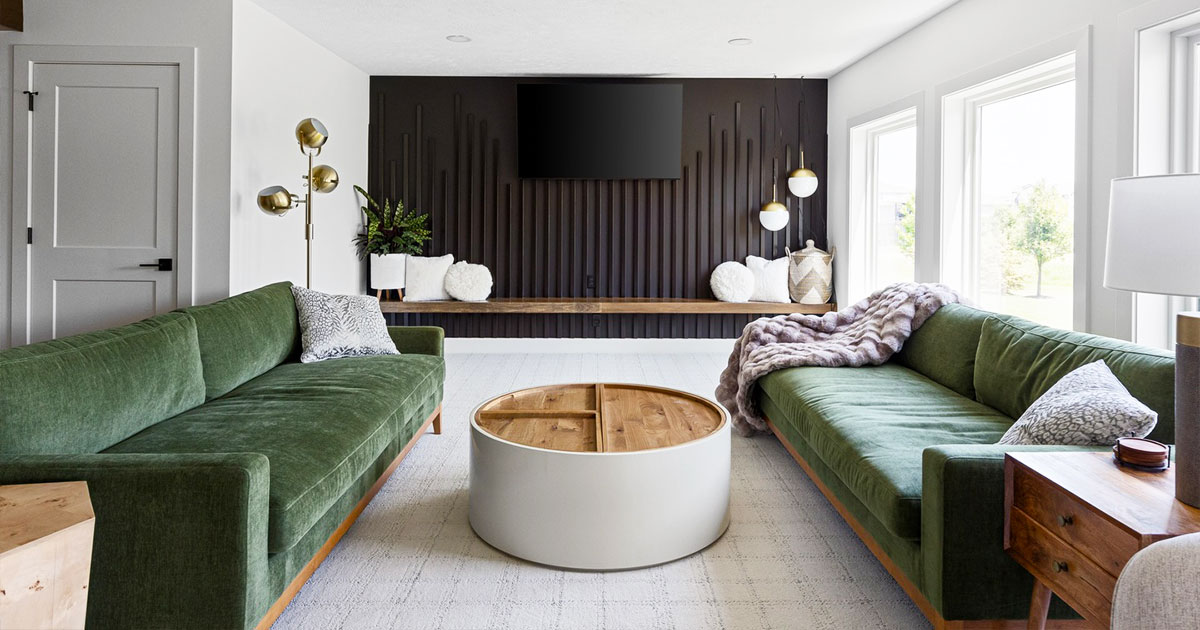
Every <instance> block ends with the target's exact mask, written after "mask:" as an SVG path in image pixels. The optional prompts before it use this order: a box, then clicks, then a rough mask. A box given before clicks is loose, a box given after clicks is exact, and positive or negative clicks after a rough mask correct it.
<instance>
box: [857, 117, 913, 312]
mask: <svg viewBox="0 0 1200 630" xmlns="http://www.w3.org/2000/svg"><path fill="white" fill-rule="evenodd" d="M850 143H851V161H852V169H851V178H850V179H851V182H850V185H851V189H852V190H851V195H850V205H851V233H852V235H853V238H854V239H855V240H854V241H853V242H855V243H857V244H861V245H860V246H858V247H855V248H854V249H853V252H852V253H853V254H854V256H855V258H854V260H853V261H852V271H851V293H852V294H853V295H855V296H861V295H866V294H868V293H870V292H872V291H874V290H876V289H879V288H882V287H884V286H886V285H889V284H892V283H895V282H912V281H913V279H914V278H915V275H916V274H915V268H916V267H915V255H916V241H917V228H916V225H917V224H916V219H917V216H916V215H917V116H916V109H915V108H909V109H906V110H903V111H900V112H897V113H894V114H889V115H887V116H882V117H879V118H876V119H874V120H871V121H869V122H866V123H863V124H860V125H857V126H854V127H852V128H851V130H850Z"/></svg>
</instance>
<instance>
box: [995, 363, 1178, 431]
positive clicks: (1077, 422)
mask: <svg viewBox="0 0 1200 630" xmlns="http://www.w3.org/2000/svg"><path fill="white" fill-rule="evenodd" d="M1157 423H1158V414H1157V413H1155V412H1154V411H1153V410H1151V409H1150V408H1149V407H1147V406H1146V405H1143V404H1142V403H1141V402H1140V401H1138V399H1136V398H1134V397H1133V396H1130V395H1129V390H1127V389H1125V386H1124V385H1122V384H1121V381H1118V380H1117V377H1116V376H1113V373H1112V371H1111V370H1109V369H1108V366H1107V365H1105V363H1104V361H1096V362H1095V363H1089V364H1087V365H1084V366H1081V367H1078V368H1076V369H1074V370H1072V371H1071V372H1070V373H1068V374H1067V375H1066V376H1064V377H1062V378H1061V379H1060V380H1059V381H1058V382H1057V383H1055V384H1054V386H1053V387H1051V388H1050V389H1048V390H1046V393H1044V394H1042V395H1041V396H1040V397H1039V398H1038V399H1037V400H1035V401H1033V404H1032V405H1030V406H1029V409H1026V410H1025V413H1023V414H1021V417H1020V418H1019V419H1018V420H1017V422H1016V424H1014V425H1012V426H1011V427H1009V428H1008V431H1006V432H1005V433H1004V437H1002V438H1000V443H1001V444H1073V445H1080V446H1112V445H1113V444H1116V443H1117V438H1122V437H1146V435H1148V434H1149V433H1150V431H1151V430H1152V429H1153V428H1154V425H1155V424H1157Z"/></svg>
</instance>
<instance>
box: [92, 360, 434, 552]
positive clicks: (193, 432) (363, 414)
mask: <svg viewBox="0 0 1200 630" xmlns="http://www.w3.org/2000/svg"><path fill="white" fill-rule="evenodd" d="M443 365H444V364H443V362H442V359H440V358H438V357H431V356H424V355H391V356H376V357H359V358H352V359H335V360H330V361H322V362H319V363H308V364H302V363H284V364H282V365H280V366H278V367H276V368H274V369H272V370H270V371H269V372H267V373H266V374H263V375H262V376H259V377H258V378H255V379H253V380H251V381H250V382H248V383H246V384H244V385H242V386H241V387H239V388H237V389H235V390H234V391H232V392H230V393H229V394H228V395H226V396H223V397H221V398H218V399H216V400H213V401H210V402H208V403H206V404H204V405H203V406H201V407H198V408H196V409H193V410H191V411H189V412H187V413H184V414H181V415H179V416H177V417H175V418H171V419H170V420H166V421H163V422H160V423H159V424H157V425H155V426H153V427H150V428H149V429H147V430H145V431H142V432H141V433H139V434H137V435H135V436H133V437H131V438H129V439H128V440H125V441H124V442H121V443H120V444H117V445H116V446H113V447H112V448H111V449H109V450H108V451H106V452H112V453H261V454H263V455H266V456H267V459H268V460H269V461H270V479H271V486H270V500H269V505H270V508H269V511H270V516H269V519H268V527H267V530H268V531H267V550H268V551H269V552H271V553H277V552H280V551H286V550H287V549H289V548H291V547H292V545H294V544H296V541H298V540H300V539H301V538H302V537H303V536H304V534H305V533H306V532H307V531H308V530H309V528H311V527H312V526H313V524H314V523H316V522H317V521H318V520H319V519H320V518H321V517H322V516H323V515H324V514H325V512H326V510H328V509H329V507H330V506H331V505H333V503H334V502H335V501H336V500H337V499H338V497H340V496H342V494H343V493H345V492H346V490H347V489H348V488H349V487H350V485H351V484H353V483H354V481H355V480H356V479H358V478H359V477H360V476H361V475H362V474H363V472H365V471H366V470H367V468H368V467H369V466H371V463H372V462H373V461H375V459H376V457H377V456H378V455H379V454H380V453H381V452H383V451H384V449H385V448H386V447H387V446H388V445H389V444H390V443H391V442H392V441H393V440H394V439H396V437H397V436H398V435H400V434H401V433H402V430H401V429H402V428H403V427H402V426H401V423H403V422H406V421H409V420H410V418H409V412H410V411H411V410H412V409H414V408H417V407H419V406H420V405H421V404H422V402H424V401H425V399H426V398H428V397H433V396H436V397H439V398H440V394H441V387H442V380H443V376H444V373H445V370H444V368H443ZM422 420H424V418H418V419H412V420H411V421H413V422H420V421H422Z"/></svg>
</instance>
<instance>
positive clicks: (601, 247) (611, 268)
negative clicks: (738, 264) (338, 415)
mask: <svg viewBox="0 0 1200 630" xmlns="http://www.w3.org/2000/svg"><path fill="white" fill-rule="evenodd" d="M571 80H576V79H565V78H564V79H540V78H539V79H530V78H498V77H486V78H483V77H478V78H477V77H372V78H371V138H370V159H369V165H370V176H369V179H370V181H369V182H368V190H370V192H371V194H372V195H373V196H374V197H375V198H376V199H378V200H381V201H382V198H384V197H387V198H390V199H403V200H404V203H405V205H406V206H408V207H415V208H417V209H419V210H421V211H423V212H427V213H429V215H430V216H431V225H432V227H433V240H432V241H431V242H430V244H429V246H428V247H427V249H428V252H427V253H428V254H430V255H441V254H445V253H451V254H454V257H455V260H464V259H465V260H468V261H470V262H473V263H482V264H484V265H487V266H488V267H489V268H490V269H491V270H492V274H493V275H494V277H495V286H494V289H493V295H494V296H496V297H692V298H711V297H712V293H711V291H710V290H709V288H708V275H709V273H710V272H711V271H712V269H713V268H715V267H716V266H717V265H718V264H720V263H721V262H724V261H726V260H738V261H743V260H744V259H745V257H746V256H747V254H754V255H759V256H764V257H766V258H777V257H779V256H783V255H784V248H785V247H789V248H791V249H792V250H796V249H799V248H801V247H803V243H804V240H805V239H808V238H811V239H814V240H815V241H816V242H817V244H818V246H820V247H824V246H825V218H826V215H825V189H824V185H823V184H824V181H823V180H824V177H825V174H826V173H827V168H826V147H827V142H826V135H825V127H826V88H827V86H826V82H825V81H824V80H814V79H806V80H805V81H804V82H803V97H802V95H801V82H800V81H799V80H795V79H780V80H779V81H778V82H777V87H778V90H779V122H780V130H781V131H782V134H783V138H782V140H779V141H778V157H779V168H778V169H772V155H773V153H774V152H775V146H776V145H775V143H776V138H775V136H774V135H773V133H772V115H773V108H774V105H773V101H772V81H771V80H770V79H766V80H760V79H670V80H661V81H660V80H657V79H624V78H622V79H612V80H611V81H614V82H619V83H629V82H643V81H645V82H663V83H678V84H682V85H683V165H682V166H683V168H682V172H683V177H681V178H680V179H676V180H558V179H551V180H542V179H520V178H518V177H517V146H516V138H517V135H516V120H517V115H516V85H517V84H518V83H531V82H546V81H571ZM606 80H607V79H606ZM580 124H587V121H580ZM801 148H803V149H804V152H805V163H806V166H808V168H811V169H812V170H814V171H816V173H817V175H818V176H819V177H821V178H822V186H821V187H820V188H818V190H817V193H816V194H815V195H813V196H812V197H810V198H808V199H805V200H803V204H801V203H800V202H801V200H799V199H797V198H796V197H794V196H792V195H791V194H789V193H788V191H787V173H788V172H789V171H790V170H791V169H793V168H796V166H797V164H798V162H799V149H801ZM773 178H774V179H776V181H777V185H778V198H779V200H780V201H783V202H784V203H786V204H787V206H788V208H789V210H790V212H791V215H792V217H791V222H790V223H789V225H788V227H787V228H786V229H785V230H783V231H780V232H774V233H772V232H767V231H765V230H763V229H762V228H761V227H760V226H759V223H758V208H759V206H761V205H762V204H763V203H764V202H766V201H769V200H770V199H771V184H772V179H773ZM801 206H802V207H801ZM390 317H392V318H393V321H394V322H395V323H401V324H432V325H438V326H442V327H444V328H445V329H446V334H447V335H448V336H453V337H648V338H670V337H686V338H697V337H699V338H716V337H734V336H737V335H738V334H739V333H740V332H741V329H742V327H743V326H744V325H745V324H746V323H747V322H749V321H750V320H752V319H753V317H752V316H743V315H494V314H474V315H432V314H425V315H393V316H390Z"/></svg>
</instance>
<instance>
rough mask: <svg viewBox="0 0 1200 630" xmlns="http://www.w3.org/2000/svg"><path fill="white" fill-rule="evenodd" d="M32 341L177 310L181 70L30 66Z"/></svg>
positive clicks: (171, 66) (148, 67)
mask: <svg viewBox="0 0 1200 630" xmlns="http://www.w3.org/2000/svg"><path fill="white" fill-rule="evenodd" d="M33 83H34V89H35V90H37V91H38V93H39V96H38V106H37V108H36V109H35V111H34V114H33V115H32V117H31V119H32V123H31V147H30V149H31V156H30V157H31V159H30V197H31V199H30V201H31V203H30V220H31V225H32V226H33V233H34V242H33V246H32V248H31V257H30V264H31V268H30V276H31V277H30V296H29V297H30V302H29V309H30V310H29V314H30V322H29V331H30V337H31V338H30V341H41V340H45V339H50V338H54V337H61V336H64V335H70V334H75V333H78V332H84V331H87V330H94V329H98V328H104V327H108V326H114V325H118V324H124V323H128V322H132V321H136V320H138V319H142V318H145V317H148V316H151V315H154V314H155V313H162V312H166V311H169V310H171V309H173V308H175V306H176V297H175V296H176V291H175V283H176V281H177V279H176V272H175V271H159V270H158V269H156V268H154V267H143V266H141V265H143V264H149V263H153V262H156V261H157V260H158V259H159V258H175V257H176V252H177V243H176V241H177V237H176V234H177V228H176V221H177V215H178V208H177V204H178V164H179V162H178V161H179V138H178V135H179V132H178V130H179V68H178V66H173V65H135V64H63V63H38V64H35V65H34V69H33Z"/></svg>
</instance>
